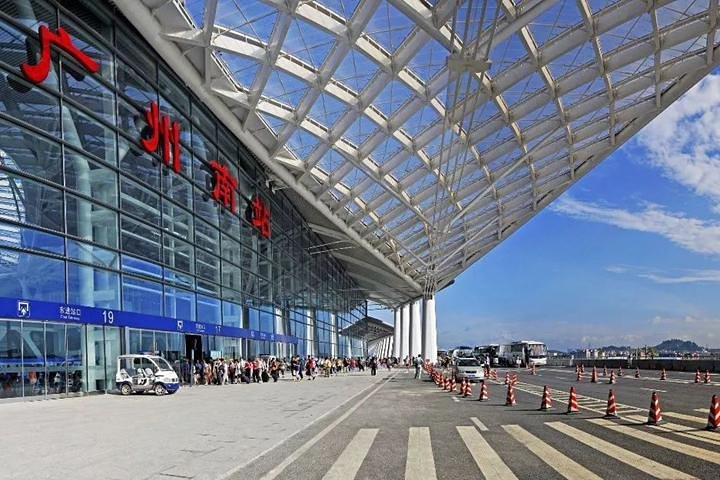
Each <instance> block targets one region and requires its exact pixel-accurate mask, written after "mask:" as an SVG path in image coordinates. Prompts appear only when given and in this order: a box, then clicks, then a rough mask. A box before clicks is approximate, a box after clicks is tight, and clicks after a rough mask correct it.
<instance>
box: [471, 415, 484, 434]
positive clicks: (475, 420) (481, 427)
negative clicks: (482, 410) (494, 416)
mask: <svg viewBox="0 0 720 480" xmlns="http://www.w3.org/2000/svg"><path fill="white" fill-rule="evenodd" d="M470 421H471V422H473V423H474V424H475V426H476V427H477V428H478V430H480V431H481V432H487V431H488V428H487V427H486V426H485V424H484V423H483V422H481V421H480V420H479V419H478V418H477V417H470Z"/></svg>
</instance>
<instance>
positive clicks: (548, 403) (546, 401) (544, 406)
mask: <svg viewBox="0 0 720 480" xmlns="http://www.w3.org/2000/svg"><path fill="white" fill-rule="evenodd" d="M551 408H552V398H551V397H550V389H549V388H548V386H547V385H545V386H544V387H543V396H542V401H541V402H540V410H549V409H551Z"/></svg>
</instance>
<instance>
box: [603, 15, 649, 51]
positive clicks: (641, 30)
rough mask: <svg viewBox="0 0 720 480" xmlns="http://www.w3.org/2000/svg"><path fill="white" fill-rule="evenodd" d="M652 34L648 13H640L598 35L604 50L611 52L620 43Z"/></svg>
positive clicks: (624, 43)
mask: <svg viewBox="0 0 720 480" xmlns="http://www.w3.org/2000/svg"><path fill="white" fill-rule="evenodd" d="M652 35H653V26H652V21H651V20H650V15H648V14H642V15H639V16H637V17H634V18H631V19H630V20H628V21H627V22H625V23H622V24H620V25H618V26H616V27H615V28H613V29H612V30H609V31H607V32H605V33H603V34H602V35H600V44H601V45H602V48H603V51H604V52H612V51H613V50H615V49H616V48H618V47H619V46H621V45H626V44H628V43H629V42H631V41H633V40H637V39H640V38H643V37H648V38H649V37H651V36H652Z"/></svg>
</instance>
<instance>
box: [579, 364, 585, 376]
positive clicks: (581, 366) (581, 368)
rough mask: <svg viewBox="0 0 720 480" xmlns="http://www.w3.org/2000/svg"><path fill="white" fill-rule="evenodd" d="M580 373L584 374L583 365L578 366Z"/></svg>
mask: <svg viewBox="0 0 720 480" xmlns="http://www.w3.org/2000/svg"><path fill="white" fill-rule="evenodd" d="M580 373H582V374H585V365H583V364H582V363H581V364H580Z"/></svg>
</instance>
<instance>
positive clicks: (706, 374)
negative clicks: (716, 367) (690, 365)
mask: <svg viewBox="0 0 720 480" xmlns="http://www.w3.org/2000/svg"><path fill="white" fill-rule="evenodd" d="M703 382H705V383H710V371H709V370H705V378H703Z"/></svg>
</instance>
